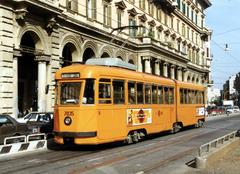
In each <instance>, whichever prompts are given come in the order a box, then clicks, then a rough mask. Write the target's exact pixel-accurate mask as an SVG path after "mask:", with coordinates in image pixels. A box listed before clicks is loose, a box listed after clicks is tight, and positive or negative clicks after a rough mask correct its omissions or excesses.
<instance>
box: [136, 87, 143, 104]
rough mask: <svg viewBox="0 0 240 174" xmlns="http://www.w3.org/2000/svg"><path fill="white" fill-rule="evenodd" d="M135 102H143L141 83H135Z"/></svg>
mask: <svg viewBox="0 0 240 174" xmlns="http://www.w3.org/2000/svg"><path fill="white" fill-rule="evenodd" d="M137 103H138V104H143V83H137Z"/></svg>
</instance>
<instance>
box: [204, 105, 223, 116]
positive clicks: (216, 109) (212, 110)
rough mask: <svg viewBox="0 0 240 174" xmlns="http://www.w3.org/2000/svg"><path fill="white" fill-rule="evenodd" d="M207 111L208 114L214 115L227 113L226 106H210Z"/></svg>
mask: <svg viewBox="0 0 240 174" xmlns="http://www.w3.org/2000/svg"><path fill="white" fill-rule="evenodd" d="M207 113H208V115H212V116H215V115H220V114H225V107H223V106H214V107H208V108H207Z"/></svg>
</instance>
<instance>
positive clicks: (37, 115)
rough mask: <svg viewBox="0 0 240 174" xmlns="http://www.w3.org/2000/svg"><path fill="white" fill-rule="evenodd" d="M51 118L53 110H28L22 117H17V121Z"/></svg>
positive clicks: (47, 119)
mask: <svg viewBox="0 0 240 174" xmlns="http://www.w3.org/2000/svg"><path fill="white" fill-rule="evenodd" d="M52 118H53V112H30V113H28V114H27V115H25V116H24V117H22V118H18V119H17V121H18V122H19V123H27V122H49V121H50V120H51V119H52Z"/></svg>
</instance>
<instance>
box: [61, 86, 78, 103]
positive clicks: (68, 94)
mask: <svg viewBox="0 0 240 174" xmlns="http://www.w3.org/2000/svg"><path fill="white" fill-rule="evenodd" d="M60 90H61V92H60V104H62V105H66V104H79V97H80V90H81V83H72V82H71V83H70V82H66V83H61V86H60Z"/></svg>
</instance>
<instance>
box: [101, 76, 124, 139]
mask: <svg viewBox="0 0 240 174" xmlns="http://www.w3.org/2000/svg"><path fill="white" fill-rule="evenodd" d="M112 84H113V87H112ZM121 86H122V87H124V82H123V81H122V82H120V81H118V82H116V81H113V82H111V81H110V79H100V80H99V88H98V93H99V94H98V95H99V97H98V99H99V100H98V106H99V107H98V119H97V120H98V137H99V138H100V139H111V138H116V137H119V136H121V135H123V131H124V129H123V124H124V123H125V122H126V119H125V118H126V117H125V114H126V113H125V109H124V104H121V103H124V101H123V100H124V99H122V98H121V97H120V96H122V95H120V94H119V93H118V94H119V95H118V96H116V95H115V93H114V92H113V91H112V90H115V91H116V88H118V89H120V88H121ZM122 92H123V93H124V90H122ZM112 96H115V98H116V100H114V99H113V100H112ZM123 96H124V94H123ZM123 98H124V97H123Z"/></svg>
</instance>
